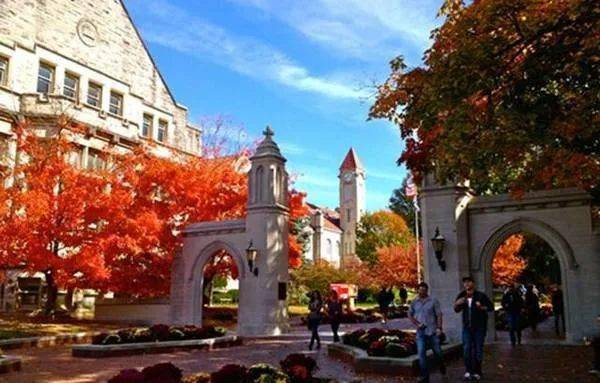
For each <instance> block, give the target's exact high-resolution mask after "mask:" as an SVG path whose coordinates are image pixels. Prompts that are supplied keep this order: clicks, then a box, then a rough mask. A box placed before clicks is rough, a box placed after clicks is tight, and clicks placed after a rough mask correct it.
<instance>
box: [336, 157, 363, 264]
mask: <svg viewBox="0 0 600 383" xmlns="http://www.w3.org/2000/svg"><path fill="white" fill-rule="evenodd" d="M339 178H340V227H341V229H342V231H343V234H342V248H341V250H340V251H341V255H342V256H341V261H342V262H341V264H342V267H343V266H344V264H347V263H348V261H351V260H354V259H356V225H357V224H358V222H359V221H360V218H361V217H362V215H363V214H364V213H365V194H366V193H365V169H364V167H363V166H362V164H361V163H360V160H359V159H358V156H357V155H356V152H355V151H354V149H352V148H350V150H349V151H348V154H346V158H344V161H343V162H342V165H341V166H340V174H339Z"/></svg>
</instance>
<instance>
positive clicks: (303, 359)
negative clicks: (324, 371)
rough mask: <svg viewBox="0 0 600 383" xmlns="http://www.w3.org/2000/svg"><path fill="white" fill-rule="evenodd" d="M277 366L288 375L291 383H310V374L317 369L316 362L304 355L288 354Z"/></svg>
mask: <svg viewBox="0 0 600 383" xmlns="http://www.w3.org/2000/svg"><path fill="white" fill-rule="evenodd" d="M279 364H280V365H281V368H282V369H283V371H285V372H286V373H287V374H288V375H289V377H290V380H291V381H292V383H308V382H310V381H311V379H312V374H313V372H314V370H315V369H316V368H317V362H316V361H315V360H314V359H313V358H311V357H310V356H306V355H304V354H290V355H288V356H286V357H285V359H284V360H282V361H281V362H279Z"/></svg>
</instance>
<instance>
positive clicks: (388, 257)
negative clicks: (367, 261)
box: [356, 243, 422, 288]
mask: <svg viewBox="0 0 600 383" xmlns="http://www.w3.org/2000/svg"><path fill="white" fill-rule="evenodd" d="M416 249H417V248H416V244H414V243H412V244H409V245H392V246H387V247H382V248H380V249H378V250H377V263H376V264H374V265H372V266H366V265H360V266H358V265H357V266H356V270H357V272H358V274H359V276H360V277H359V281H360V283H361V285H363V286H370V287H376V288H379V287H383V286H400V285H402V284H406V285H408V286H416V285H417V251H416ZM421 253H422V249H421Z"/></svg>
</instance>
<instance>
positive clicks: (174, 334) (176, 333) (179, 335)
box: [169, 328, 185, 340]
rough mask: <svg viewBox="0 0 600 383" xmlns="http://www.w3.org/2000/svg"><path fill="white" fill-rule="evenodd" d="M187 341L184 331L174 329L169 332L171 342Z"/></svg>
mask: <svg viewBox="0 0 600 383" xmlns="http://www.w3.org/2000/svg"><path fill="white" fill-rule="evenodd" d="M182 339H185V334H184V333H183V331H181V330H179V329H176V328H173V329H171V330H169V340H182Z"/></svg>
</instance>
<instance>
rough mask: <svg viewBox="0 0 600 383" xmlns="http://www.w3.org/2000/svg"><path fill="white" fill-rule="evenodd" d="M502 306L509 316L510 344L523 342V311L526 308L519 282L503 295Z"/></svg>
mask: <svg viewBox="0 0 600 383" xmlns="http://www.w3.org/2000/svg"><path fill="white" fill-rule="evenodd" d="M502 308H504V311H505V312H506V317H507V318H508V330H509V332H510V344H512V345H513V346H514V345H515V344H516V343H517V342H518V343H519V344H521V312H522V311H523V310H524V309H525V302H524V301H523V298H522V297H521V293H520V291H519V284H518V283H516V282H515V284H514V286H512V287H511V288H509V289H508V290H507V291H506V292H505V293H504V295H503V296H502ZM515 335H516V336H515Z"/></svg>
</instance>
